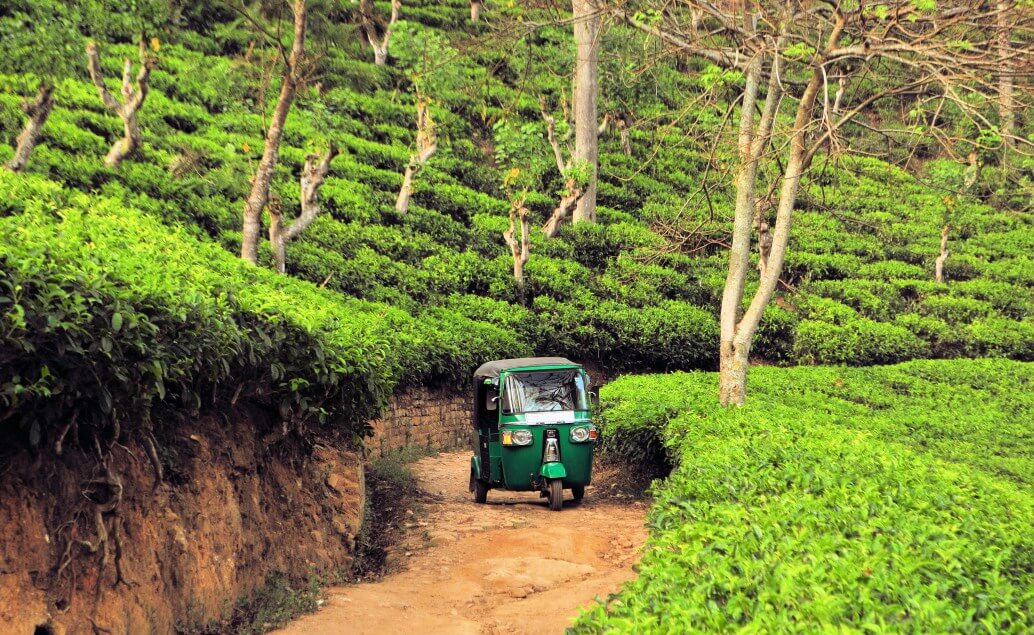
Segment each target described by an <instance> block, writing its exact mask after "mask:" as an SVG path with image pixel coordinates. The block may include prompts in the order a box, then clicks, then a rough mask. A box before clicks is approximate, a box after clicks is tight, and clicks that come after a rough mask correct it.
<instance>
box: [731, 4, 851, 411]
mask: <svg viewBox="0 0 1034 635" xmlns="http://www.w3.org/2000/svg"><path fill="white" fill-rule="evenodd" d="M843 26H844V23H843V20H842V19H841V20H839V21H838V23H837V25H836V26H835V27H834V29H833V31H832V32H831V34H830V36H829V40H828V42H829V44H828V46H827V49H829V48H832V47H833V46H835V45H836V43H837V42H839V40H840V35H841V33H842V32H843ZM776 50H777V51H778V50H781V46H777V47H776ZM776 60H778V58H776ZM776 63H777V62H776ZM818 63H821V62H818ZM771 75H772V76H773V77H774V76H776V75H777V73H775V72H773V73H771ZM822 78H823V74H822V69H821V68H819V67H816V68H815V69H814V70H813V72H812V75H811V79H810V80H809V82H808V85H807V86H806V87H805V89H804V92H803V93H802V94H801V97H800V101H799V102H798V103H797V113H796V116H795V117H794V123H793V128H792V133H791V135H790V156H789V158H788V159H787V162H786V168H785V170H784V172H783V180H782V184H781V186H780V189H779V203H778V204H777V206H776V223H775V229H774V230H773V232H772V250H771V252H770V253H769V257H768V264H767V266H766V267H765V272H764V274H763V275H762V276H761V280H760V282H759V284H758V288H757V291H755V293H754V297H753V298H752V299H751V302H750V306H748V307H747V310H746V311H745V312H744V313H743V317H742V318H740V320H739V321H738V322H737V323H736V325H735V326H734V329H733V337H732V340H731V341H730V342H728V343H727V342H726V341H725V336H726V331H725V330H724V327H725V322H724V321H723V322H722V327H723V330H722V342H721V346H722V348H721V351H720V359H721V360H726V359H727V358H728V363H729V364H730V365H729V366H727V367H724V368H722V369H721V370H720V373H719V398H720V400H721V403H722V405H742V404H743V402H744V400H745V399H746V397H747V369H746V366H744V367H743V368H742V369H741V368H739V367H738V366H737V364H738V363H739V361H740V360H741V359H742V360H746V359H747V358H748V357H749V354H750V347H751V344H752V342H753V339H754V333H756V332H757V328H758V324H760V323H761V316H762V315H764V312H765V308H767V307H768V303H769V302H771V300H772V295H773V294H774V293H775V288H776V285H777V284H778V283H779V276H780V275H781V274H782V271H783V262H784V260H785V259H786V248H787V245H788V244H789V242H790V224H791V221H792V219H793V210H794V207H795V206H796V204H797V193H798V191H799V190H800V184H801V176H802V175H803V173H804V170H805V168H806V162H807V160H808V158H809V157H810V156H811V155H810V153H809V152H808V145H807V141H808V129H809V126H810V125H811V123H812V117H813V115H814V112H815V100H816V96H817V95H818V93H819V89H820V87H821V86H822ZM775 83H776V82H773V81H770V82H769V90H770V91H772V90H774V87H773V85H774V84H775ZM768 105H769V100H768V99H767V98H766V107H765V113H764V114H763V115H762V124H761V125H760V126H759V127H760V128H764V127H765V125H766V124H765V119H766V118H767V116H768V112H769V111H768ZM773 114H774V110H773ZM770 132H771V123H770V122H769V123H768V130H767V133H770ZM761 136H762V135H761V133H759V135H758V138H757V139H755V144H754V147H755V148H758V145H759V144H758V142H759V141H761V140H762V139H761ZM766 143H767V141H766ZM763 147H764V144H761V148H760V149H763ZM759 155H760V152H759V153H758V155H755V156H759ZM738 186H739V185H738V184H737V187H738ZM736 214H737V216H736V225H737V229H736V230H734V231H741V230H740V229H739V227H738V226H739V225H740V223H741V219H740V210H739V209H737V211H736ZM749 221H750V217H747V220H746V221H745V223H749ZM747 235H748V241H749V226H748V228H747ZM748 249H749V242H748ZM745 269H746V267H743V268H742V270H743V271H745ZM731 275H732V269H731V268H730V276H731ZM738 290H739V293H740V298H739V300H740V301H738V302H737V303H736V305H737V306H736V307H734V308H739V306H738V305H739V304H740V302H741V301H742V293H743V281H742V279H741V280H740V281H739V286H738ZM722 301H723V304H722V316H723V318H725V317H726V312H727V309H726V306H725V304H724V302H725V297H723V299H722ZM727 348H728V349H729V350H726V349H727Z"/></svg>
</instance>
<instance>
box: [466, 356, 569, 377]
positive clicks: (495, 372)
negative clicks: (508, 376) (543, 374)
mask: <svg viewBox="0 0 1034 635" xmlns="http://www.w3.org/2000/svg"><path fill="white" fill-rule="evenodd" d="M577 365H578V364H575V363H574V362H572V361H571V360H569V359H567V358H566V357H520V358H517V359H497V360H496V361H494V362H485V363H484V364H482V365H481V366H479V367H478V369H477V370H475V371H474V378H475V379H477V378H481V377H489V378H492V377H498V376H499V373H500V372H502V371H504V370H510V369H512V368H526V367H528V366H577Z"/></svg>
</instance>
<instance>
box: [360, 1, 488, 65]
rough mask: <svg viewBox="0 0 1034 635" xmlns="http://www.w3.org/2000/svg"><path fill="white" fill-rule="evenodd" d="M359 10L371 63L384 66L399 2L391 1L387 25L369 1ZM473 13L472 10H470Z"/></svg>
mask: <svg viewBox="0 0 1034 635" xmlns="http://www.w3.org/2000/svg"><path fill="white" fill-rule="evenodd" d="M359 9H360V11H361V13H362V15H363V26H362V28H363V33H364V34H365V35H366V41H367V42H369V43H370V48H372V49H373V63H374V64H376V65H377V66H384V65H385V64H387V63H388V44H389V43H390V41H391V28H392V27H393V26H395V23H396V22H398V21H399V11H400V10H401V9H402V2H401V0H392V1H391V18H390V19H389V20H388V24H387V25H385V24H384V19H383V18H378V17H376V15H375V14H374V12H373V8H372V7H371V6H370V2H369V0H361V2H360V3H359ZM471 13H473V8H471Z"/></svg>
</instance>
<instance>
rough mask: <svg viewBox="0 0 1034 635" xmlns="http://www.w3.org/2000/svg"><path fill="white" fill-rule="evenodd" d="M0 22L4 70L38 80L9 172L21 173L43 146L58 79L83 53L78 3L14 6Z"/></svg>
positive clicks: (1, 67)
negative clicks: (38, 148)
mask: <svg viewBox="0 0 1034 635" xmlns="http://www.w3.org/2000/svg"><path fill="white" fill-rule="evenodd" d="M3 13H5V14H6V15H4V16H3V17H0V40H2V41H3V43H4V55H3V56H0V71H2V72H7V73H24V74H27V75H30V76H32V77H34V78H35V80H36V82H37V85H36V92H35V95H34V96H31V97H29V96H26V98H25V99H24V100H23V102H22V110H23V111H24V112H25V115H26V119H25V125H24V126H23V127H22V131H21V133H20V134H19V135H18V139H17V141H16V144H15V151H14V156H13V157H12V158H11V160H10V162H9V163H8V164H7V167H8V168H9V169H10V170H11V171H13V172H21V171H22V170H24V169H25V167H26V165H28V162H29V157H30V156H32V151H33V149H35V147H36V144H37V143H39V139H40V135H41V133H42V132H43V127H44V125H46V123H47V119H48V118H49V117H50V113H51V111H52V110H53V108H54V92H55V90H56V89H57V81H58V78H60V77H62V76H66V75H68V74H69V73H70V72H71V69H72V66H73V60H74V59H75V55H76V53H75V52H76V51H78V50H81V49H80V46H81V39H82V38H81V36H80V35H79V29H78V27H79V16H78V10H77V7H76V6H75V5H74V4H65V3H59V2H32V1H27V0H26V1H17V2H12V3H11V4H10V5H9V6H8V7H7V8H6V10H5V11H4V12H3Z"/></svg>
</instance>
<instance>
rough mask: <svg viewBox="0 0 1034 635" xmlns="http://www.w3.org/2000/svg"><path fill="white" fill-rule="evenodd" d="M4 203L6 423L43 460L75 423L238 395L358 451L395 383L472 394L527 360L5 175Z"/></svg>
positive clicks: (504, 346)
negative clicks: (38, 449) (355, 440)
mask: <svg viewBox="0 0 1034 635" xmlns="http://www.w3.org/2000/svg"><path fill="white" fill-rule="evenodd" d="M0 201H2V202H0V413H2V417H3V418H4V419H5V420H10V421H13V422H15V423H16V424H17V425H18V426H19V427H20V429H22V430H23V431H24V432H25V433H26V434H27V435H28V439H29V441H30V443H32V444H37V443H39V442H40V441H41V440H42V439H44V438H47V437H49V436H50V435H52V434H53V433H54V432H55V430H58V429H61V428H62V427H64V426H65V424H66V423H67V422H68V421H70V420H71V418H72V417H79V420H78V425H79V426H80V427H83V426H86V425H92V426H94V427H96V428H97V429H98V430H101V429H104V428H106V426H108V425H110V424H115V423H117V424H120V425H121V426H122V427H123V429H127V428H128V429H132V428H133V427H135V426H138V425H143V424H144V423H145V422H146V421H147V420H148V419H149V416H150V411H151V408H152V407H158V406H162V405H164V406H168V407H171V408H173V409H176V410H179V411H182V412H196V411H197V410H199V409H200V408H202V407H205V406H208V405H212V404H213V403H214V402H216V401H218V400H220V399H230V398H234V399H235V398H239V397H240V396H241V395H242V394H243V395H244V396H246V397H251V398H257V399H262V400H264V401H269V402H270V403H272V404H273V405H275V406H276V407H278V408H279V411H280V414H281V416H282V417H283V418H284V420H285V421H288V422H294V423H296V424H299V425H301V424H304V423H309V424H310V425H318V424H325V425H331V426H334V427H335V428H337V429H339V430H344V431H345V432H350V433H353V434H355V435H361V434H363V433H364V431H365V426H366V420H367V419H368V418H370V417H371V416H373V415H374V414H376V412H377V409H378V408H379V407H380V406H381V405H382V404H383V403H384V402H385V401H386V399H387V397H388V396H389V395H390V393H391V391H392V390H393V388H394V387H395V386H396V385H398V384H400V383H413V384H423V383H435V382H451V383H454V384H456V385H466V383H467V380H468V375H469V372H470V371H471V369H473V368H474V367H475V366H476V365H477V364H479V363H480V362H481V360H483V359H486V358H497V357H512V356H519V355H522V354H529V353H530V352H531V349H530V347H529V346H528V344H527V343H525V342H523V341H521V340H520V339H519V338H518V336H516V335H514V334H513V333H512V332H511V331H508V330H504V329H501V328H499V327H496V326H493V325H490V324H487V323H484V322H479V321H475V320H471V319H470V318H467V317H464V316H463V315H462V314H460V313H457V312H454V311H451V310H448V309H434V310H432V311H430V312H428V313H426V314H424V315H421V316H419V317H413V316H412V315H410V314H408V313H405V312H404V311H401V310H398V309H394V308H391V307H389V306H386V305H381V304H376V303H372V302H366V301H362V300H355V299H349V298H346V297H343V296H341V295H339V294H336V293H334V292H331V291H328V290H324V289H320V288H317V287H316V286H314V285H312V284H309V283H307V282H302V281H299V280H295V279H293V278H289V277H284V276H280V275H277V274H275V273H273V272H272V271H270V270H268V269H262V268H256V267H253V266H250V265H247V264H245V263H244V262H243V261H241V260H240V259H238V258H236V257H235V256H233V255H231V254H229V253H227V252H226V251H223V250H222V249H220V248H219V247H218V246H216V245H215V244H213V243H211V242H208V241H205V240H199V239H198V238H195V237H193V236H191V235H189V233H188V232H186V231H184V230H182V229H177V228H174V227H170V226H168V225H165V224H163V223H160V222H159V221H157V220H156V219H154V218H152V217H150V216H148V215H146V214H142V213H140V212H137V211H135V210H133V209H132V208H127V207H125V206H124V205H123V204H122V202H121V201H118V200H115V199H109V198H104V197H99V196H88V195H85V194H81V193H79V192H75V191H68V190H64V189H62V188H61V187H60V186H59V185H57V184H55V183H53V182H49V181H46V180H42V179H39V178H32V177H30V178H24V177H19V176H14V175H11V174H9V173H7V172H2V171H0ZM91 418H92V419H91Z"/></svg>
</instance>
